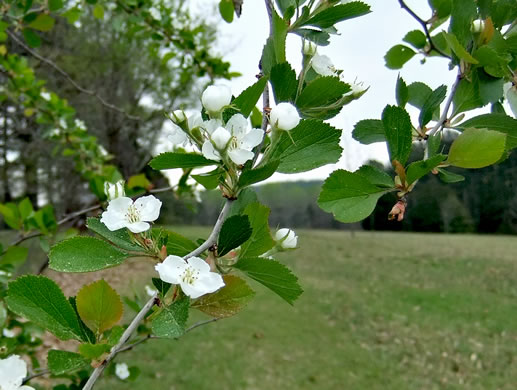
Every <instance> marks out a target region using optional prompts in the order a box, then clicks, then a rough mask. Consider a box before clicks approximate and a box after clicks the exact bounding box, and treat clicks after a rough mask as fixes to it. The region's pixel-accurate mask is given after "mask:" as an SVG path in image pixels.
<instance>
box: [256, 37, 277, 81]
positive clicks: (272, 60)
mask: <svg viewBox="0 0 517 390" xmlns="http://www.w3.org/2000/svg"><path fill="white" fill-rule="evenodd" d="M277 63H278V62H277V59H276V54H275V44H274V43H273V38H271V37H269V38H268V39H267V41H266V44H265V45H264V49H262V57H261V58H260V68H261V69H262V73H263V74H264V75H266V76H268V75H269V74H270V73H271V69H272V68H273V66H275V65H276V64H277Z"/></svg>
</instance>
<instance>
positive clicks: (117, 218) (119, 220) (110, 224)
mask: <svg viewBox="0 0 517 390" xmlns="http://www.w3.org/2000/svg"><path fill="white" fill-rule="evenodd" d="M108 208H109V206H108ZM101 222H102V223H103V224H104V225H106V227H107V228H108V229H109V230H111V231H112V232H113V231H115V230H119V229H122V228H124V227H126V225H127V223H128V222H127V220H126V218H125V217H124V214H120V213H117V212H114V211H111V210H107V211H105V212H103V213H102V216H101Z"/></svg>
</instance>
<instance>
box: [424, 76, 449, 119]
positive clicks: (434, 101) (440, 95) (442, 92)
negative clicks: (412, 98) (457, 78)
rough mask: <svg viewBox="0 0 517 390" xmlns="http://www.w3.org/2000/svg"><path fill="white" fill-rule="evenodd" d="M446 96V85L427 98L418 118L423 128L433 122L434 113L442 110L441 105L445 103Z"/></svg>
mask: <svg viewBox="0 0 517 390" xmlns="http://www.w3.org/2000/svg"><path fill="white" fill-rule="evenodd" d="M446 95H447V87H446V86H445V85H441V86H439V87H438V88H436V89H435V90H434V91H433V92H432V93H431V94H430V95H429V96H428V97H427V99H426V100H425V102H424V105H423V106H422V111H421V112H420V116H419V118H418V121H419V123H420V127H421V128H423V127H424V126H425V125H427V124H428V123H429V122H430V121H431V119H432V118H433V113H434V112H435V111H436V110H437V109H439V108H440V104H441V103H442V102H443V100H444V99H445V96H446Z"/></svg>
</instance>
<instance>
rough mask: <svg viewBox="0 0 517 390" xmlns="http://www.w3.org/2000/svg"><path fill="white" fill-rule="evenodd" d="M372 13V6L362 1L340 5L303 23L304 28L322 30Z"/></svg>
mask: <svg viewBox="0 0 517 390" xmlns="http://www.w3.org/2000/svg"><path fill="white" fill-rule="evenodd" d="M368 13H370V6H369V5H367V4H365V3H362V2H360V1H353V2H350V3H346V4H339V5H336V6H334V7H331V8H327V9H325V10H323V11H321V12H318V13H317V14H316V15H314V16H313V17H312V18H310V19H309V20H307V21H306V22H304V23H302V26H317V27H320V28H328V27H333V26H334V25H335V24H336V23H339V22H342V21H344V20H347V19H352V18H357V17H359V16H362V15H366V14H368Z"/></svg>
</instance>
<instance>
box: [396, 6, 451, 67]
mask: <svg viewBox="0 0 517 390" xmlns="http://www.w3.org/2000/svg"><path fill="white" fill-rule="evenodd" d="M399 4H400V6H401V7H402V8H403V9H404V10H406V11H407V13H408V14H410V15H411V16H412V17H413V18H414V19H415V20H416V21H417V22H418V23H420V25H421V26H422V28H423V29H424V33H425V36H426V37H427V40H428V41H429V45H430V47H431V50H434V51H436V52H437V53H438V54H440V55H441V56H443V57H446V58H451V57H450V56H448V55H447V54H446V53H444V52H443V51H441V50H440V49H438V47H437V46H436V45H435V44H434V42H433V38H432V37H431V34H430V32H429V29H428V28H427V22H426V21H425V20H423V19H422V18H421V17H420V16H418V15H417V14H416V13H415V12H414V11H413V10H412V9H411V8H409V7H408V6H407V4H406V3H405V2H404V0H399Z"/></svg>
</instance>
